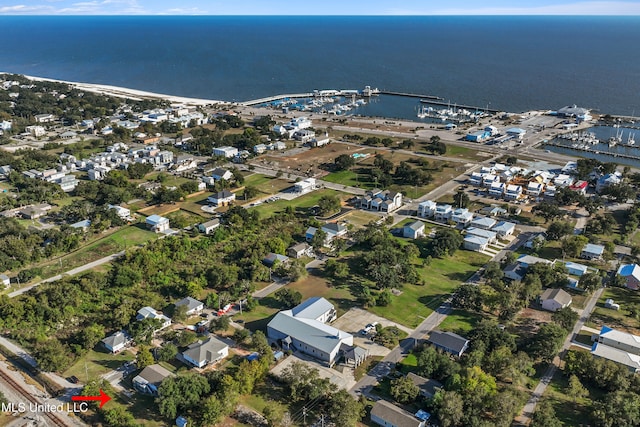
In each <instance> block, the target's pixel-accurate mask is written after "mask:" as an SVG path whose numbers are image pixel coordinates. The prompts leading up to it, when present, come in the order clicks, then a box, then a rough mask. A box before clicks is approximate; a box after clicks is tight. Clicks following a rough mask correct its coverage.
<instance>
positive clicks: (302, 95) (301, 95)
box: [239, 92, 313, 107]
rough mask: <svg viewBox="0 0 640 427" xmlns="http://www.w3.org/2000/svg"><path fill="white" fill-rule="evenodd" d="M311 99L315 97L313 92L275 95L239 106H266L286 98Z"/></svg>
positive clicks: (245, 102) (242, 103)
mask: <svg viewBox="0 0 640 427" xmlns="http://www.w3.org/2000/svg"><path fill="white" fill-rule="evenodd" d="M311 97H313V92H307V93H292V94H289V95H275V96H268V97H266V98H260V99H252V100H250V101H244V102H240V103H239V104H241V105H244V106H246V107H250V106H252V105H258V104H265V103H267V102H273V101H278V100H279V99H285V98H311Z"/></svg>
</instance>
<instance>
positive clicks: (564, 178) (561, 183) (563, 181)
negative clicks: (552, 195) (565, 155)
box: [553, 173, 573, 187]
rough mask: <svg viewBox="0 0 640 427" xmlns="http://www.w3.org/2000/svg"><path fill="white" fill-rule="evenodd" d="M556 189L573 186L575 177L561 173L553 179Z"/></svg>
mask: <svg viewBox="0 0 640 427" xmlns="http://www.w3.org/2000/svg"><path fill="white" fill-rule="evenodd" d="M553 184H554V185H555V186H556V187H569V186H571V185H572V184H573V177H572V176H571V175H568V174H564V173H561V174H559V175H558V176H556V177H555V178H554V179H553Z"/></svg>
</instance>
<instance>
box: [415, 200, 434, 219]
mask: <svg viewBox="0 0 640 427" xmlns="http://www.w3.org/2000/svg"><path fill="white" fill-rule="evenodd" d="M437 206H438V205H437V204H436V202H433V201H431V200H425V201H424V202H421V203H420V204H419V205H418V216H419V217H422V218H433V217H434V216H435V214H436V208H437Z"/></svg>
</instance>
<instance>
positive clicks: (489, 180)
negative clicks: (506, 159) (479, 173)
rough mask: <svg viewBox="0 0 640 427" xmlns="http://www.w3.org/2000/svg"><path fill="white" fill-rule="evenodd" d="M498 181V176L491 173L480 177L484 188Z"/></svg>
mask: <svg viewBox="0 0 640 427" xmlns="http://www.w3.org/2000/svg"><path fill="white" fill-rule="evenodd" d="M498 182H500V177H499V176H498V175H494V174H492V173H488V174H485V175H483V177H482V186H483V187H485V188H491V186H492V185H493V184H496V183H498Z"/></svg>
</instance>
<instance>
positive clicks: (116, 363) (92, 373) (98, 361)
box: [62, 350, 134, 382]
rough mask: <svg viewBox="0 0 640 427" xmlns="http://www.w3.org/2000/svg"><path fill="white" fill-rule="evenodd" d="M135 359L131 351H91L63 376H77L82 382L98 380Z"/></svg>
mask: <svg viewBox="0 0 640 427" xmlns="http://www.w3.org/2000/svg"><path fill="white" fill-rule="evenodd" d="M133 359H134V355H133V354H132V353H130V352H129V351H123V352H121V353H118V354H110V353H104V352H101V351H95V350H90V351H89V352H88V353H87V354H86V355H84V356H83V357H81V358H80V359H78V361H77V362H76V363H75V364H74V365H73V366H71V367H70V368H69V369H67V370H66V371H65V372H64V373H63V374H62V375H63V376H64V377H70V376H71V375H75V376H76V377H78V378H79V379H80V381H82V382H86V381H87V375H88V376H89V380H93V379H96V378H98V377H99V376H100V375H104V374H106V373H107V372H109V371H112V370H114V369H117V368H119V367H120V366H122V364H123V363H125V362H128V361H130V360H133Z"/></svg>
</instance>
